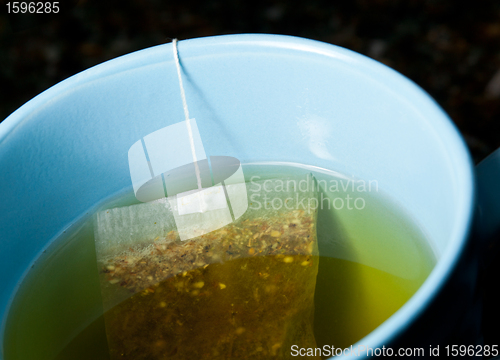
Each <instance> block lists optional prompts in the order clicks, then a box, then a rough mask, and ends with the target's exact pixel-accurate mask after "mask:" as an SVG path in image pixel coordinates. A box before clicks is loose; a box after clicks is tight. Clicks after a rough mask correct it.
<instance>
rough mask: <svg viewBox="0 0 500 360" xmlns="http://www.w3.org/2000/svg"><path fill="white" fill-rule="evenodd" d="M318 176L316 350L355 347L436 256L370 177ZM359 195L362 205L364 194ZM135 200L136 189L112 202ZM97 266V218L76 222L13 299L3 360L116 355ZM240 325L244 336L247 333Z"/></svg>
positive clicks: (273, 173)
mask: <svg viewBox="0 0 500 360" xmlns="http://www.w3.org/2000/svg"><path fill="white" fill-rule="evenodd" d="M244 170H245V176H246V177H247V180H248V181H250V179H251V177H252V176H258V177H259V178H260V179H266V178H269V179H271V178H279V177H284V176H288V175H290V174H296V173H304V172H305V170H304V169H301V168H296V167H291V166H276V165H273V166H264V165H258V166H257V165H254V166H246V167H244ZM307 171H309V170H307ZM314 176H315V177H316V179H317V180H318V183H319V185H320V198H319V201H320V206H319V207H318V214H317V237H318V245H319V254H320V256H319V257H315V259H317V260H318V262H319V268H318V275H317V279H316V287H315V292H314V322H313V324H314V337H315V341H316V344H317V346H318V347H320V346H323V345H334V346H335V347H347V346H349V345H351V344H353V343H355V342H356V341H358V340H360V339H361V338H362V337H364V336H366V335H367V334H368V333H370V332H371V331H373V330H374V329H375V328H376V327H377V326H378V325H380V324H381V323H382V322H383V321H385V320H386V319H387V318H388V317H390V316H391V315H392V314H393V313H394V312H396V311H397V310H398V309H399V308H400V307H401V306H402V305H403V304H404V303H405V302H406V301H407V300H408V299H409V298H410V297H411V296H412V295H413V294H414V293H415V292H416V290H417V289H418V288H419V287H420V285H421V284H422V283H423V282H424V281H425V279H426V278H427V276H428V274H429V273H430V271H431V270H432V268H433V266H434V263H435V258H434V256H433V254H432V251H431V249H430V246H429V245H428V243H427V242H426V239H425V236H424V235H423V234H422V232H421V231H420V230H419V229H418V227H417V226H416V225H415V224H414V223H413V222H412V220H411V219H410V218H409V217H408V216H407V215H405V213H404V211H402V209H400V208H399V207H398V206H396V205H395V204H394V203H392V202H391V201H389V200H388V199H387V198H386V197H384V196H383V194H381V193H380V192H379V191H375V187H373V189H372V191H367V190H366V189H367V187H368V182H366V183H364V185H365V186H364V187H365V191H363V187H362V186H361V185H363V184H362V183H361V182H349V180H348V179H346V178H344V177H342V176H341V175H338V174H334V173H327V172H315V173H314ZM372 185H373V186H375V185H374V184H372ZM377 190H378V189H377ZM132 195H133V194H132ZM348 196H349V197H350V199H351V201H350V203H349V198H348ZM339 198H340V199H342V200H343V204H344V205H343V206H342V207H341V206H340V205H341V201H340V200H336V199H339ZM360 198H362V199H363V201H361V200H356V199H360ZM326 199H329V201H327V200H326ZM262 200H263V199H262ZM257 201H260V199H257ZM355 201H357V202H355ZM132 202H133V197H132V196H130V194H128V195H125V196H122V197H120V198H118V199H114V200H113V201H112V202H109V203H108V204H106V206H110V207H111V206H117V205H123V204H129V203H132ZM363 204H364V206H362V205H363ZM262 205H263V206H265V203H262ZM334 205H335V206H334ZM355 205H358V206H357V208H356V207H355ZM264 259H265V257H263V260H262V261H274V260H273V259H272V258H271V257H270V258H269V259H268V260H264ZM236 261H242V260H236ZM297 261H298V260H297ZM303 261H305V260H303ZM303 261H301V263H302V262H303ZM96 263H97V259H96V253H95V246H94V233H93V227H92V223H91V222H83V223H81V224H76V225H75V226H74V227H73V229H72V230H71V231H68V232H67V233H66V234H64V236H61V237H60V238H59V239H56V240H55V241H54V242H53V245H52V246H51V247H50V248H49V249H48V250H47V252H46V253H45V254H44V255H43V256H42V257H41V258H40V259H38V260H37V262H36V263H35V264H34V267H33V269H32V271H31V272H30V274H29V276H28V277H27V278H26V279H25V281H24V282H23V285H22V286H21V288H20V290H19V292H18V294H17V295H16V298H15V300H14V302H13V305H12V308H11V312H10V316H9V318H8V322H7V327H6V337H5V339H4V347H5V360H28V359H29V360H31V359H40V360H70V359H71V360H80V359H82V360H83V359H110V352H109V347H108V342H107V338H106V325H108V323H106V322H105V320H104V317H103V307H102V299H101V293H100V285H99V273H98V269H97V265H96ZM296 263H298V262H296ZM280 264H281V263H280ZM236 265H237V266H240V267H241V266H243V264H236ZM236 265H234V264H233V265H231V266H236ZM210 266H212V265H210ZM250 266H252V265H251V264H250ZM215 273H219V274H222V273H224V271H220V269H219V270H217V271H215ZM171 279H175V278H171ZM168 281H170V282H172V281H174V280H168ZM214 281H215V280H214ZM219 282H221V281H219ZM161 286H167V284H166V283H164V284H163V285H161ZM224 290H227V289H224ZM252 296H253V295H252ZM108 326H109V325H108ZM242 327H243V328H245V327H244V326H242ZM238 328H239V327H237V328H236V329H238ZM238 331H243V332H242V333H241V335H243V334H244V331H245V330H238ZM158 344H160V345H161V343H158ZM258 348H259V345H255V350H257V349H258Z"/></svg>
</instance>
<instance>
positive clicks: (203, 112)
mask: <svg viewBox="0 0 500 360" xmlns="http://www.w3.org/2000/svg"><path fill="white" fill-rule="evenodd" d="M179 54H180V59H181V65H182V67H183V71H184V72H185V80H184V86H185V89H186V97H187V99H188V103H189V107H190V115H191V117H193V118H196V120H197V123H198V127H199V130H200V133H201V134H202V136H203V141H204V146H205V150H206V152H207V153H208V154H224V155H227V156H233V157H235V158H237V159H239V160H240V161H241V162H243V163H245V162H249V161H284V162H294V163H302V164H308V165H313V166H319V167H322V168H326V169H332V170H335V171H339V172H341V173H345V174H348V175H354V176H356V177H358V178H361V179H376V180H377V181H378V183H379V186H380V188H381V189H383V190H384V191H385V192H386V193H387V194H389V195H390V196H391V197H392V198H394V199H397V200H398V202H399V203H400V204H401V205H402V206H403V207H404V208H406V210H407V211H408V213H409V214H410V215H411V216H412V217H413V218H414V219H415V221H416V222H417V223H418V224H419V225H420V226H421V227H422V229H424V231H425V232H426V234H427V236H428V238H429V239H430V240H431V242H432V244H431V245H432V247H433V249H434V251H435V253H436V255H437V257H438V263H437V265H436V267H435V269H434V270H433V272H432V274H431V275H430V277H429V278H428V280H427V281H426V282H425V283H424V285H423V286H422V287H421V288H420V290H419V291H418V292H417V293H416V294H415V296H413V298H412V299H411V300H410V301H409V302H408V303H407V304H405V305H404V306H403V308H401V309H400V310H399V311H398V312H397V313H396V314H394V315H393V316H392V317H391V318H390V319H388V320H387V321H386V322H385V323H384V324H382V325H381V326H380V327H379V328H377V329H376V330H375V331H374V332H372V333H371V334H370V335H368V336H367V337H366V338H364V339H362V340H361V341H360V342H359V343H360V344H364V345H368V346H371V347H373V348H375V347H377V346H379V347H380V346H382V345H383V344H385V345H386V346H389V345H390V344H406V343H409V344H416V343H419V342H422V343H426V342H427V341H431V342H440V341H443V342H444V341H447V340H446V339H449V338H450V336H451V337H453V336H458V338H460V336H462V335H456V334H451V331H454V330H457V326H455V327H454V326H451V328H452V329H451V330H441V329H440V328H439V327H435V328H434V329H433V330H432V329H430V328H429V327H430V326H431V325H430V324H429V323H430V322H431V321H432V322H435V323H444V322H446V321H452V322H453V321H459V320H461V319H462V318H463V317H466V316H468V315H466V312H465V309H466V308H467V307H468V306H469V305H470V303H472V302H473V301H474V299H473V297H472V294H473V291H474V286H475V285H474V282H475V278H474V277H473V276H472V275H470V274H469V275H468V276H469V277H470V279H469V278H468V277H467V276H465V275H464V274H465V272H466V271H469V270H468V269H469V268H470V267H473V266H474V260H473V259H472V258H469V257H467V253H466V252H465V249H466V248H467V247H468V246H469V247H470V246H472V245H471V244H470V243H469V242H468V238H469V229H470V225H471V222H472V214H473V206H474V177H473V167H472V164H471V160H470V157H469V154H468V151H467V149H466V146H465V145H464V142H463V141H462V139H461V137H460V135H459V134H458V132H457V130H456V129H455V127H454V126H453V125H452V123H451V121H450V120H449V118H448V117H447V115H446V114H445V113H444V112H443V111H442V110H441V109H440V108H439V107H438V106H437V105H436V103H435V102H434V101H433V100H432V99H431V98H430V97H429V96H428V95H427V94H426V93H425V92H423V91H422V90H421V89H420V88H419V87H417V86H416V85H415V84H414V83H412V82H411V81H409V80H408V79H406V78H404V77H403V76H401V75H400V74H398V73H396V72H395V71H393V70H391V69H390V68H388V67H386V66H384V65H382V64H380V63H378V62H376V61H373V60H370V59H369V58H366V57H364V56H362V55H359V54H357V53H354V52H352V51H349V50H346V49H343V48H340V47H336V46H333V45H328V44H324V43H320V42H316V41H311V40H306V39H300V38H294V37H285V36H273V35H232V36H220V37H209V38H200V39H193V40H188V41H181V42H180V43H179ZM183 119H184V115H183V110H182V104H181V100H180V94H179V85H178V80H177V74H176V70H175V64H174V60H173V57H172V47H171V44H166V45H161V46H157V47H153V48H149V49H145V50H142V51H138V52H135V53H132V54H129V55H126V56H122V57H120V58H117V59H114V60H111V61H108V62H106V63H103V64H101V65H98V66H96V67H93V68H91V69H89V70H87V71H84V72H82V73H80V74H77V75H75V76H73V77H71V78H69V79H67V80H65V81H63V82H61V83H59V84H57V85H56V86H54V87H52V88H50V89H49V90H47V91H45V92H44V93H42V94H40V95H39V96H37V97H36V98H34V99H33V100H31V101H30V102H28V103H27V104H25V105H24V106H23V107H21V108H20V109H19V110H17V111H16V112H15V113H13V114H12V115H11V116H10V117H9V118H7V119H6V120H5V121H4V122H3V123H1V124H0V169H1V175H0V189H1V190H0V191H1V194H2V201H1V202H0V241H1V242H0V273H2V274H4V275H3V276H2V277H1V278H0V314H2V315H1V316H2V330H1V332H0V338H2V336H3V328H4V325H5V319H6V314H7V312H8V307H9V303H10V301H11V300H12V296H13V294H14V293H15V291H16V288H17V286H18V285H19V283H20V282H21V281H22V279H23V276H25V273H26V271H27V269H29V268H30V266H31V264H32V263H33V261H34V260H35V259H36V258H37V257H38V256H39V254H40V253H41V252H42V251H43V250H44V249H45V248H46V247H47V245H48V243H49V242H50V241H51V240H52V239H54V238H55V237H56V236H57V235H58V234H59V233H60V232H61V231H62V229H65V228H67V227H68V226H69V225H70V224H72V223H73V222H74V221H76V220H77V219H78V218H80V217H81V216H83V215H84V214H85V213H86V212H87V211H88V210H89V209H91V208H92V207H93V205H94V204H95V203H97V202H99V201H100V200H101V199H103V198H105V197H107V196H108V195H110V194H113V193H115V192H117V191H118V190H121V189H123V188H125V187H127V186H130V174H129V168H128V162H127V152H128V149H129V148H130V146H131V145H132V144H134V143H135V142H136V141H137V140H138V139H140V138H142V137H144V136H145V135H147V134H149V133H151V132H153V131H155V130H158V129H160V128H163V127H165V126H168V125H170V124H174V123H177V122H179V121H182V120H183ZM62 209H63V211H62ZM457 282H458V283H460V284H466V286H462V285H460V286H458V287H457V286H455V284H456V283H457ZM450 287H451V290H450V289H449V288H450ZM443 289H444V290H443ZM446 289H447V290H446ZM454 291H456V293H454ZM449 294H455V295H457V296H459V297H461V298H463V299H464V300H463V301H462V302H461V303H460V304H458V305H457V306H455V307H454V306H448V305H446V304H447V302H448V300H449V297H448V296H449ZM453 296H454V295H453ZM432 317H434V318H432ZM447 319H451V320H447ZM434 333H435V334H434ZM408 334H410V335H408ZM414 334H418V335H417V336H416V337H415V335H414ZM433 334H434V335H435V336H436V337H435V338H433V339H432V340H428V339H427V338H429V337H432V336H434V335H433ZM411 336H413V339H412V338H411ZM426 336H427V338H426ZM464 336H465V335H464ZM463 341H465V340H463ZM0 346H2V345H1V343H0ZM427 346H428V345H427Z"/></svg>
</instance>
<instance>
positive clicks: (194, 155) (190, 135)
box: [172, 38, 202, 189]
mask: <svg viewBox="0 0 500 360" xmlns="http://www.w3.org/2000/svg"><path fill="white" fill-rule="evenodd" d="M172 45H173V46H172V48H173V50H174V59H175V66H176V67H177V76H178V77H179V86H180V88H181V98H182V107H183V108H184V116H185V117H186V126H187V130H188V135H189V143H190V145H191V154H192V155H193V163H194V169H195V172H196V181H197V183H198V189H201V188H202V187H201V175H200V168H199V167H198V161H197V159H196V150H195V147H194V139H193V130H192V129H191V123H190V121H189V110H188V106H187V101H186V93H185V92H184V86H183V84H182V76H181V65H180V63H179V51H178V49H177V38H175V39H173V40H172Z"/></svg>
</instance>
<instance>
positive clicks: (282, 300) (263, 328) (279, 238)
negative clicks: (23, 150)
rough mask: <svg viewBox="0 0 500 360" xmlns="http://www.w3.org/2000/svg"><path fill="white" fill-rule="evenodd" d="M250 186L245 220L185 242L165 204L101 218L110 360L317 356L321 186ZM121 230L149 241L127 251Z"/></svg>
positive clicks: (289, 181) (289, 182)
mask: <svg viewBox="0 0 500 360" xmlns="http://www.w3.org/2000/svg"><path fill="white" fill-rule="evenodd" d="M300 181H302V185H303V184H304V183H307V189H306V190H305V191H301V190H303V188H304V186H301V187H300V189H299V182H300ZM245 185H246V187H247V194H248V205H249V206H248V209H247V211H246V212H245V213H244V214H243V215H242V216H241V217H240V218H239V219H238V220H236V221H234V222H232V223H230V224H228V225H225V226H223V227H221V228H219V229H217V230H214V231H211V232H209V233H205V234H203V235H201V236H198V237H194V238H191V239H189V240H186V241H182V240H181V239H180V237H179V234H178V231H177V228H176V226H175V222H174V217H173V215H172V213H171V212H172V211H176V210H175V209H172V207H170V206H169V205H170V202H169V201H168V199H161V200H157V201H155V202H153V203H145V204H140V205H133V206H130V207H126V208H117V209H110V210H105V211H103V212H101V213H99V214H98V216H97V218H98V222H97V227H96V249H97V259H98V266H99V270H100V281H101V289H102V293H103V302H104V309H105V314H104V317H105V324H106V333H107V337H108V343H109V349H110V355H111V359H113V360H115V359H123V360H140V359H236V358H237V359H269V358H276V359H285V358H292V357H291V346H292V345H298V346H299V347H315V346H316V342H315V339H314V333H313V311H314V291H315V285H316V275H317V272H318V257H317V255H318V247H317V240H316V213H317V205H318V200H317V195H316V191H315V190H316V189H315V186H316V183H315V181H314V178H313V177H312V176H311V175H307V176H303V177H296V178H285V179H283V178H282V179H272V180H267V181H258V182H251V183H246V184H245ZM111 220H113V221H114V223H113V221H111ZM125 220H127V221H125ZM112 223H113V224H112ZM119 224H121V225H123V226H128V227H129V228H130V229H132V230H131V231H142V232H143V233H144V234H146V235H147V236H146V237H147V238H149V241H146V240H144V238H142V239H143V241H141V243H140V244H137V245H136V246H130V245H131V244H130V243H127V242H126V244H122V246H121V245H120V241H119V239H118V238H116V236H115V235H114V234H112V233H110V231H111V229H112V228H113V227H114V226H119ZM155 226H157V229H159V230H158V231H156V232H155V230H154V229H155ZM106 236H108V237H107V238H106ZM106 244H107V245H106ZM123 246H126V248H125V249H124V248H123Z"/></svg>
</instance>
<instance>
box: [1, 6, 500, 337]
mask: <svg viewBox="0 0 500 360" xmlns="http://www.w3.org/2000/svg"><path fill="white" fill-rule="evenodd" d="M51 1H52V0H51ZM0 4H1V7H0V94H1V95H0V121H1V120H3V119H4V118H6V117H7V116H8V115H9V114H10V113H11V112H13V111H14V110H15V109H17V108H18V107H20V106H21V105H22V104H23V103H25V102H26V101H28V100H29V99H31V98H32V97H34V96H35V95H37V94H39V93H40V92H42V91H44V90H45V89H47V88H48V87H50V86H52V85H54V84H56V83H57V82H59V81H61V80H63V79H65V78H67V77H69V76H72V75H74V74H76V73H78V72H80V71H82V70H85V69H87V68H89V67H91V66H93V65H96V64H99V63H101V62H103V61H106V60H109V59H112V58H114V57H117V56H120V55H123V54H127V53H130V52H133V51H136V50H139V49H143V48H146V47H150V46H154V45H158V44H162V43H165V42H168V41H169V39H170V38H174V37H177V38H179V39H187V38H193V37H201V36H211V35H220V34H234V33H273V34H286V35H295V36H300V37H305V38H310V39H316V40H320V41H324V42H327V43H332V44H336V45H339V46H343V47H346V48H349V49H352V50H354V51H357V52H360V53H362V54H365V55H367V56H369V57H371V58H374V59H376V60H378V61H381V62H383V63H385V64H386V65H388V66H390V67H392V68H393V69H395V70H397V71H399V72H401V73H402V74H404V75H406V76H407V77H409V78H410V79H412V80H413V81H414V82H416V83H417V84H418V85H420V86H421V87H422V88H423V89H424V90H426V91H427V92H428V93H429V94H430V95H431V96H432V97H433V98H434V99H435V100H436V101H437V102H438V103H439V104H440V105H441V106H442V107H443V108H444V110H445V111H446V112H447V113H448V114H449V115H450V117H451V118H452V120H453V121H454V122H455V124H456V125H457V127H458V128H459V130H460V131H461V133H462V134H463V136H464V138H465V140H466V142H467V144H468V146H469V149H470V151H471V153H472V156H473V158H474V161H476V162H478V161H480V160H482V159H483V158H484V157H485V156H487V155H488V154H489V153H490V152H492V151H493V150H495V149H496V148H498V147H500V126H499V122H500V1H493V0H489V1H476V2H472V1H469V2H463V3H462V2H461V1H456V0H455V1H454V0H402V1H397V0H350V1H324V0H308V1H257V0H254V1H252V2H250V1H247V2H244V1H242V0H206V1H195V0H177V1H170V0H169V1H161V0H120V1H118V0H61V1H60V3H59V8H60V12H59V13H57V14H12V13H11V14H9V13H8V7H7V1H5V0H0ZM0 175H1V174H0ZM495 267H496V268H497V269H495V271H488V273H489V276H487V277H485V278H483V279H482V281H483V285H484V284H485V286H484V291H485V292H486V293H489V296H488V297H487V298H488V301H487V303H486V307H487V308H489V310H491V309H492V308H493V309H496V308H497V307H498V300H496V299H497V295H495V294H494V293H493V292H492V291H493V290H494V289H495V288H496V286H493V285H492V284H497V283H498V278H500V262H498V264H497V265H495ZM457 301H458V300H457ZM490 314H494V316H490V315H487V316H486V317H485V319H484V323H485V324H487V325H489V326H494V327H498V323H499V322H500V312H499V311H498V309H497V310H496V312H493V313H491V312H490ZM499 339H500V337H499V336H498V333H497V332H495V333H489V335H487V336H486V338H485V340H486V343H490V344H492V343H491V341H496V342H497V343H498V341H497V340H499Z"/></svg>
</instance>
